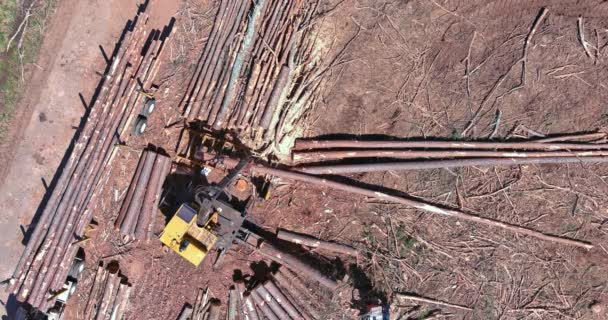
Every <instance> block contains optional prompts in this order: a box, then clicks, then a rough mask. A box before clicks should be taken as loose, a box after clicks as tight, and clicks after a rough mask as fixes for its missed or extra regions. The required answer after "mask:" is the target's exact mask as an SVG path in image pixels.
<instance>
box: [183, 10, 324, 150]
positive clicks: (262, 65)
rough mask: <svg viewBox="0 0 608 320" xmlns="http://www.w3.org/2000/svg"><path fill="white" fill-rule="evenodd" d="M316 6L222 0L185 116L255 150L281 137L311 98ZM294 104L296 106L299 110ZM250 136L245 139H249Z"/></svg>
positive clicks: (185, 105)
mask: <svg viewBox="0 0 608 320" xmlns="http://www.w3.org/2000/svg"><path fill="white" fill-rule="evenodd" d="M316 7H317V2H316V1H280V0H259V1H239V0H222V1H220V4H219V8H218V10H217V14H216V17H215V22H214V24H213V29H212V30H211V33H210V35H209V37H208V40H207V42H206V44H205V47H204V50H203V52H202V53H201V56H200V58H199V60H198V63H197V66H196V68H195V70H194V73H193V75H192V77H191V79H190V81H189V84H188V86H187V89H186V93H185V95H184V97H183V99H182V101H181V108H182V110H184V117H186V118H187V119H189V120H194V119H199V120H201V121H203V122H205V123H206V124H207V126H208V127H210V128H212V129H214V130H235V131H239V132H242V133H247V134H242V137H241V139H242V140H251V142H252V146H254V147H255V148H258V147H262V146H264V145H267V144H268V143H269V141H271V140H273V139H275V138H281V136H282V135H281V134H280V133H281V132H282V131H283V130H282V127H283V126H285V124H286V122H287V123H292V122H294V121H296V120H297V119H298V118H299V116H300V115H301V111H302V109H301V108H298V107H297V106H296V105H297V104H298V103H300V104H301V103H302V101H304V100H308V99H309V98H310V95H311V94H312V92H313V91H314V90H313V88H312V87H313V84H312V82H314V81H312V78H311V77H312V71H313V70H316V67H314V66H312V65H311V63H310V62H311V61H312V59H313V58H312V57H311V55H312V53H313V47H314V40H311V39H310V38H311V37H307V35H308V34H309V32H310V30H311V25H310V22H311V19H312V17H313V14H314V12H315V10H316ZM294 106H295V107H294ZM247 137H248V138H247Z"/></svg>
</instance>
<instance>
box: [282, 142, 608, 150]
mask: <svg viewBox="0 0 608 320" xmlns="http://www.w3.org/2000/svg"><path fill="white" fill-rule="evenodd" d="M337 148H354V149H365V148H367V149H372V148H391V149H406V148H428V149H501V150H505V149H521V150H548V151H555V150H602V149H604V150H605V149H608V144H606V143H598V144H592V143H547V142H534V141H521V142H487V141H428V140H427V141H424V140H423V141H386V140H381V141H367V140H296V144H295V146H294V148H293V149H294V150H306V149H337Z"/></svg>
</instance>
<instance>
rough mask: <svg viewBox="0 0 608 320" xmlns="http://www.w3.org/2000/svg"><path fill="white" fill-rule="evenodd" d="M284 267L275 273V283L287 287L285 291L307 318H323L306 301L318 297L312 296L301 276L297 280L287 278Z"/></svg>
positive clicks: (282, 287)
mask: <svg viewBox="0 0 608 320" xmlns="http://www.w3.org/2000/svg"><path fill="white" fill-rule="evenodd" d="M282 269H284V268H282ZM282 269H279V272H277V273H275V274H274V276H273V278H274V280H275V283H276V284H277V285H278V286H279V287H280V288H281V289H285V290H284V291H283V292H284V293H285V295H287V297H288V298H289V297H291V298H292V299H290V300H291V301H292V303H294V304H296V305H298V306H299V307H300V311H301V313H302V315H303V316H304V318H305V319H307V320H308V319H321V318H320V316H319V314H318V313H317V311H316V310H315V309H314V308H313V307H312V306H311V305H310V304H308V302H306V300H312V301H315V300H316V299H318V297H314V296H312V295H311V294H310V292H309V291H308V288H306V286H305V285H304V284H303V283H302V282H301V280H300V279H299V278H296V279H295V280H293V279H292V278H287V277H286V276H285V275H284V273H283V272H282Z"/></svg>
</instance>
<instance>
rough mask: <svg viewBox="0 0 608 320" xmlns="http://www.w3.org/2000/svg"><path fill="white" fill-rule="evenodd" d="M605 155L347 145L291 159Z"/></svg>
mask: <svg viewBox="0 0 608 320" xmlns="http://www.w3.org/2000/svg"><path fill="white" fill-rule="evenodd" d="M590 156H608V150H589V151H528V152H526V151H485V150H484V151H458V150H446V151H440V150H398V149H392V150H387V149H370V150H361V149H351V150H329V151H311V152H302V151H296V152H294V153H293V155H292V157H293V161H294V162H296V163H302V162H321V161H331V160H341V159H353V158H396V159H416V158H426V159H440V158H547V157H590Z"/></svg>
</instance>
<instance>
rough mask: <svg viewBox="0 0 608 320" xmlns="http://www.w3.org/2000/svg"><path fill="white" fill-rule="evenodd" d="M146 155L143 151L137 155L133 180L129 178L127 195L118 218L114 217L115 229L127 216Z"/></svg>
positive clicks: (118, 227)
mask: <svg viewBox="0 0 608 320" xmlns="http://www.w3.org/2000/svg"><path fill="white" fill-rule="evenodd" d="M146 155H147V151H143V152H142V153H141V154H140V155H139V161H138V162H137V168H136V169H135V173H134V174H133V178H131V182H130V183H129V188H128V189H127V194H126V195H125V198H124V200H123V201H122V206H121V207H120V211H119V212H118V217H116V221H115V222H114V227H115V228H116V229H120V226H122V224H123V223H124V221H125V217H126V215H127V210H128V209H129V204H130V203H131V201H132V200H133V193H134V192H135V186H136V185H137V181H138V180H139V176H141V171H142V169H143V167H144V162H146Z"/></svg>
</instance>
